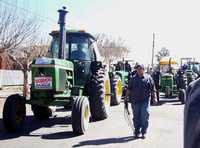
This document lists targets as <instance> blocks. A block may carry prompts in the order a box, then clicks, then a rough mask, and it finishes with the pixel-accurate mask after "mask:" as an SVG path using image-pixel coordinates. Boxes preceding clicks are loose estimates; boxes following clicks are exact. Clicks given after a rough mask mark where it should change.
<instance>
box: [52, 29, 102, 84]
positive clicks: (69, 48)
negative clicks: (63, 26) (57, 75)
mask: <svg viewBox="0 0 200 148" xmlns="http://www.w3.org/2000/svg"><path fill="white" fill-rule="evenodd" d="M50 35H51V36H52V37H53V39H52V42H51V48H50V56H51V57H53V58H58V56H59V32H58V31H53V32H51V33H50ZM64 58H65V59H66V60H69V61H72V62H73V63H74V68H75V69H74V73H75V74H74V75H75V85H79V86H83V85H84V84H85V82H86V81H87V78H89V76H90V74H91V68H90V66H91V63H92V62H95V61H101V56H100V53H99V51H98V49H97V44H96V41H95V38H94V37H93V36H92V35H90V34H89V33H87V32H85V31H83V30H67V32H66V44H65V49H64Z"/></svg>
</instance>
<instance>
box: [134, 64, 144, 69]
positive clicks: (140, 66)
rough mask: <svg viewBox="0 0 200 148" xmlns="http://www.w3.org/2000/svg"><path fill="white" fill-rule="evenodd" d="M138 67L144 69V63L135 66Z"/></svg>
mask: <svg viewBox="0 0 200 148" xmlns="http://www.w3.org/2000/svg"><path fill="white" fill-rule="evenodd" d="M137 68H142V69H144V65H143V64H137V65H136V66H135V69H137Z"/></svg>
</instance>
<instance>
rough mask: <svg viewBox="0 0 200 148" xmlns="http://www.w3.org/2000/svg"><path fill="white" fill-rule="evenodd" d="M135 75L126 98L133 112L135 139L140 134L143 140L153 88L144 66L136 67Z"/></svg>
mask: <svg viewBox="0 0 200 148" xmlns="http://www.w3.org/2000/svg"><path fill="white" fill-rule="evenodd" d="M136 71H137V72H136V74H135V75H134V76H133V77H132V78H131V79H130V81H129V84H128V90H127V94H126V96H127V97H129V100H130V102H131V106H132V111H133V123H134V128H135V133H134V135H135V138H138V137H139V135H140V134H142V138H143V139H145V137H146V133H147V128H148V125H149V106H150V97H152V99H153V102H154V104H155V103H156V99H155V86H154V82H153V79H152V78H151V76H150V75H148V74H146V73H145V72H144V65H142V64H138V65H137V66H136Z"/></svg>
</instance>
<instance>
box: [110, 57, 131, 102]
mask: <svg viewBox="0 0 200 148" xmlns="http://www.w3.org/2000/svg"><path fill="white" fill-rule="evenodd" d="M128 61H132V60H126V61H125V60H124V58H123V60H122V61H117V63H116V64H109V76H110V79H111V90H112V91H113V92H114V93H113V95H112V96H111V105H118V104H119V103H120V101H121V99H122V98H123V97H124V96H125V93H126V89H127V85H128V79H129V77H130V74H131V71H132V70H131V66H130V64H128ZM115 87H116V88H117V89H116V88H115ZM115 90H117V91H116V93H115Z"/></svg>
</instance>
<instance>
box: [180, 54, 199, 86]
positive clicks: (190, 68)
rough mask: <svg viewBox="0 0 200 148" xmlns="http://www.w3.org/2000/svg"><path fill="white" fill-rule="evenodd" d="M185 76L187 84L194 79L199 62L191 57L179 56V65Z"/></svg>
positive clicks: (197, 72)
mask: <svg viewBox="0 0 200 148" xmlns="http://www.w3.org/2000/svg"><path fill="white" fill-rule="evenodd" d="M180 68H181V69H182V70H183V71H184V72H185V74H186V76H187V85H189V84H190V83H191V82H192V81H194V80H195V79H196V78H197V76H198V74H199V63H198V62H195V60H194V59H193V58H181V67H180Z"/></svg>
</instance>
